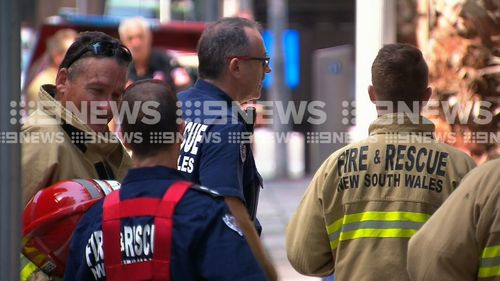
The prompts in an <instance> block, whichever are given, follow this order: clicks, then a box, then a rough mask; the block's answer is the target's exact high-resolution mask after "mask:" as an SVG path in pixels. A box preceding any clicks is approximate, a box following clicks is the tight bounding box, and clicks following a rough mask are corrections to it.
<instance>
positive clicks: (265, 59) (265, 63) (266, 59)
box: [227, 56, 271, 67]
mask: <svg viewBox="0 0 500 281" xmlns="http://www.w3.org/2000/svg"><path fill="white" fill-rule="evenodd" d="M227 59H228V60H232V59H240V60H258V61H260V62H261V63H262V66H263V67H269V61H270V60H271V58H269V57H263V58H259V57H250V56H230V57H228V58H227Z"/></svg>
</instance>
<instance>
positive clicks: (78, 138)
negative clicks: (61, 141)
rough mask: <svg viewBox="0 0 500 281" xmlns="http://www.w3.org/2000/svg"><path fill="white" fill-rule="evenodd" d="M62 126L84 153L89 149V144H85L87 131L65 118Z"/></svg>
mask: <svg viewBox="0 0 500 281" xmlns="http://www.w3.org/2000/svg"><path fill="white" fill-rule="evenodd" d="M61 127H62V128H63V130H64V132H66V134H67V135H68V137H69V138H70V139H71V142H72V143H73V144H74V145H75V146H76V147H78V149H79V150H80V151H81V152H82V153H85V151H87V146H86V145H85V139H86V137H85V132H84V131H82V130H79V129H77V128H75V127H73V126H71V125H69V124H68V123H66V122H64V120H62V124H61Z"/></svg>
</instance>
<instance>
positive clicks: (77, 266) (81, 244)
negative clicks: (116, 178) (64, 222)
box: [64, 200, 104, 281]
mask: <svg viewBox="0 0 500 281" xmlns="http://www.w3.org/2000/svg"><path fill="white" fill-rule="evenodd" d="M102 202H103V200H101V201H99V202H97V203H96V204H95V205H94V206H92V207H91V208H90V209H89V210H88V211H87V213H86V214H85V215H84V216H83V217H82V219H81V220H80V222H79V223H78V225H77V227H76V228H75V231H74V232H73V237H72V238H71V241H70V244H69V255H68V260H67V261H66V267H65V269H64V280H65V281H66V280H67V281H73V280H86V281H90V280H100V279H103V278H104V276H99V277H100V278H98V277H96V276H95V275H94V274H93V273H92V271H91V270H90V268H89V266H88V264H87V255H89V258H90V259H91V260H92V261H94V258H93V255H92V254H91V253H90V252H87V249H86V247H87V243H88V241H89V239H90V237H91V235H92V232H93V229H94V225H93V223H95V222H96V221H99V222H100V221H101V220H102V216H101V214H100V213H99V212H98V210H100V209H101V208H102ZM103 275H104V273H103Z"/></svg>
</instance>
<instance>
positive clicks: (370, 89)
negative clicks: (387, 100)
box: [368, 85, 377, 104]
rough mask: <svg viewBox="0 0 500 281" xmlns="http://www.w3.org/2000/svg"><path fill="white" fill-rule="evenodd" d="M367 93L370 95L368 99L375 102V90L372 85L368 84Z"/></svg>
mask: <svg viewBox="0 0 500 281" xmlns="http://www.w3.org/2000/svg"><path fill="white" fill-rule="evenodd" d="M368 95H369V96H370V100H371V101H372V103H373V104H376V102H377V92H376V91H375V88H374V87H373V85H370V86H368Z"/></svg>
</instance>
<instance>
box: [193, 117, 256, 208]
mask: <svg viewBox="0 0 500 281" xmlns="http://www.w3.org/2000/svg"><path fill="white" fill-rule="evenodd" d="M210 132H211V133H212V134H213V135H217V136H219V137H220V139H215V138H212V139H210V141H209V142H207V143H204V144H203V149H202V154H201V159H200V169H199V173H200V184H201V185H204V186H207V187H209V188H212V189H214V190H216V191H217V192H219V193H220V194H222V195H224V196H235V197H239V198H240V199H241V200H242V201H243V202H245V199H244V193H243V160H242V159H243V158H242V152H241V150H242V149H243V148H244V147H243V146H245V145H248V144H242V142H241V141H239V140H238V136H240V135H241V134H240V133H241V132H243V126H242V125H240V124H235V125H232V124H228V125H213V126H212V127H211V129H210ZM217 140H219V141H217ZM245 153H246V152H245ZM243 157H245V156H244V155H243Z"/></svg>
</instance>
